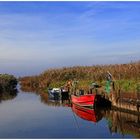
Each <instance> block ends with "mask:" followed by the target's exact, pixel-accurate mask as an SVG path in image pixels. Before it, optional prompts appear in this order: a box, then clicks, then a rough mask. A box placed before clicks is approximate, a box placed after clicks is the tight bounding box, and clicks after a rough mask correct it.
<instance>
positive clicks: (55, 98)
mask: <svg viewBox="0 0 140 140" xmlns="http://www.w3.org/2000/svg"><path fill="white" fill-rule="evenodd" d="M40 96H41V101H42V102H43V103H45V104H47V105H49V106H65V107H66V106H67V107H70V106H71V105H70V100H69V97H67V96H62V97H61V98H59V95H58V94H57V93H55V94H53V93H48V94H46V93H42V94H40ZM64 97H65V98H64ZM66 97H67V98H66Z"/></svg>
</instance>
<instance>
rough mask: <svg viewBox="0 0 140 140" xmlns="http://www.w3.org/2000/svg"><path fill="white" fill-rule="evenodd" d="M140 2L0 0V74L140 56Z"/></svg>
mask: <svg viewBox="0 0 140 140" xmlns="http://www.w3.org/2000/svg"><path fill="white" fill-rule="evenodd" d="M139 14H140V2H138V1H137V2H126V1H125V2H122V1H121V2H119V1H118V2H103V1H102V2H101V1H90V2H86V1H83V2H76V1H73V2H64V1H63V2H62V1H61V2H54V1H46V2H39V1H38V2H21V1H20V2H18V1H17V2H8V1H3V2H2V1H0V73H9V74H13V75H16V76H27V75H36V74H40V73H42V72H43V71H44V70H47V69H49V68H60V67H70V66H92V65H96V64H99V65H102V64H120V63H129V62H132V61H138V60H140V16H139Z"/></svg>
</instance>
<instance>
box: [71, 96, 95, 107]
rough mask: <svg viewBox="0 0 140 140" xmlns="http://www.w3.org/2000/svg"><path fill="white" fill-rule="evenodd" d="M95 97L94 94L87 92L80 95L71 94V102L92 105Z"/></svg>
mask: <svg viewBox="0 0 140 140" xmlns="http://www.w3.org/2000/svg"><path fill="white" fill-rule="evenodd" d="M95 98H96V94H88V95H81V96H75V95H71V100H72V103H74V104H77V105H79V106H94V104H95Z"/></svg>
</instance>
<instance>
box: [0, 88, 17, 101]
mask: <svg viewBox="0 0 140 140" xmlns="http://www.w3.org/2000/svg"><path fill="white" fill-rule="evenodd" d="M17 93H18V90H17V89H14V90H7V91H3V92H2V93H0V102H2V101H5V100H12V99H14V98H15V97H16V96H17Z"/></svg>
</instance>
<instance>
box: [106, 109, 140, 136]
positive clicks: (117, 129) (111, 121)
mask: <svg viewBox="0 0 140 140" xmlns="http://www.w3.org/2000/svg"><path fill="white" fill-rule="evenodd" d="M104 117H105V118H106V119H107V120H108V127H109V129H110V131H111V133H120V134H122V135H125V134H127V135H128V134H130V135H132V136H134V137H136V138H140V115H137V114H132V113H129V112H125V111H118V110H107V111H106V113H105V114H104Z"/></svg>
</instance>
